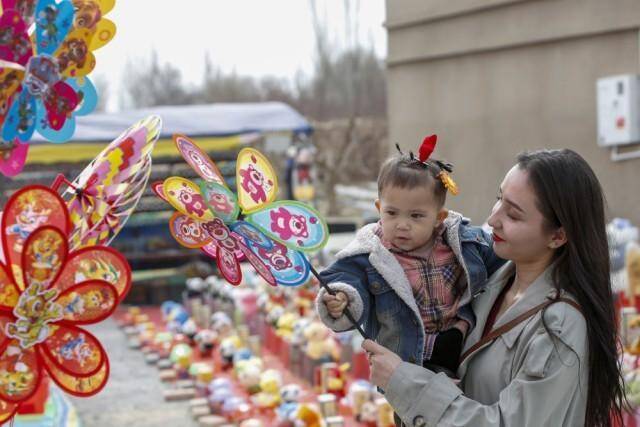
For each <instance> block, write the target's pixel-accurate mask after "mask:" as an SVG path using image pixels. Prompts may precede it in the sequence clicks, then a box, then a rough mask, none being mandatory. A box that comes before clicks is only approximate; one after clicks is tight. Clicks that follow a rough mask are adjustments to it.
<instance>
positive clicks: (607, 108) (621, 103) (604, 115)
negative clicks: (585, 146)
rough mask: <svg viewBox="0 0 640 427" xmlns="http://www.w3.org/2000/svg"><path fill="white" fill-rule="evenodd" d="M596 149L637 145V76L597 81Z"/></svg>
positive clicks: (639, 122) (639, 116) (639, 104)
mask: <svg viewBox="0 0 640 427" xmlns="http://www.w3.org/2000/svg"><path fill="white" fill-rule="evenodd" d="M597 103H598V145H600V146H603V147H608V146H617V145H623V144H633V143H638V142H640V76H639V75H635V74H626V75H620V76H610V77H603V78H601V79H598V83H597Z"/></svg>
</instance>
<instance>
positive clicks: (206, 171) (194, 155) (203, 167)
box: [187, 150, 219, 181]
mask: <svg viewBox="0 0 640 427" xmlns="http://www.w3.org/2000/svg"><path fill="white" fill-rule="evenodd" d="M187 155H188V156H189V159H191V161H192V162H193V163H192V165H193V166H194V167H195V168H197V169H198V170H199V171H200V172H202V174H203V175H204V176H205V177H206V179H209V180H212V181H219V180H218V179H217V178H218V176H217V175H216V174H215V173H214V171H213V170H212V169H211V168H210V167H209V165H208V164H207V162H205V161H204V159H203V158H202V156H201V155H200V153H198V152H197V151H195V150H189V152H188V153H187Z"/></svg>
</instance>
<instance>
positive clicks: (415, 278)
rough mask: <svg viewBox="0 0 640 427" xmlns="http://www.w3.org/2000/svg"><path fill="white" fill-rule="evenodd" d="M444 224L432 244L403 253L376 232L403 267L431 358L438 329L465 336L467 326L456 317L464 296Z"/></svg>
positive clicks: (426, 355) (380, 228) (460, 269)
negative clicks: (456, 331) (450, 330)
mask: <svg viewBox="0 0 640 427" xmlns="http://www.w3.org/2000/svg"><path fill="white" fill-rule="evenodd" d="M444 232H445V227H444V226H441V227H440V228H438V229H437V230H435V234H436V236H435V240H434V242H433V244H429V245H426V246H424V247H421V248H417V249H415V250H413V251H409V252H405V251H402V250H400V249H397V248H395V247H393V246H392V245H391V244H390V243H389V242H388V241H386V240H385V239H384V236H383V235H382V227H379V228H378V230H377V231H376V235H377V236H378V237H379V238H380V241H381V242H382V245H383V246H384V247H385V248H387V249H388V250H389V251H390V252H391V253H392V254H393V255H394V256H395V257H396V259H397V260H398V262H399V263H400V266H402V269H403V270H404V272H405V274H406V276H407V279H408V280H409V283H410V284H411V289H412V291H413V297H414V298H415V300H416V304H417V305H418V309H419V311H420V315H421V317H422V323H423V325H424V332H425V343H424V360H428V359H430V358H431V354H432V352H433V346H434V344H435V341H436V337H437V336H438V333H439V332H440V331H446V330H448V329H451V328H457V329H459V330H460V331H462V334H463V335H465V334H466V332H467V329H468V327H469V325H468V324H467V322H466V321H464V320H462V319H460V318H459V317H458V316H457V312H458V308H459V307H458V305H459V302H460V299H461V298H462V295H463V290H464V289H461V288H462V286H460V284H459V283H458V282H459V281H460V280H464V274H463V271H462V267H461V266H460V264H459V263H458V260H457V259H456V256H455V254H454V253H453V251H452V250H451V248H450V247H449V245H447V243H446V242H445V239H444Z"/></svg>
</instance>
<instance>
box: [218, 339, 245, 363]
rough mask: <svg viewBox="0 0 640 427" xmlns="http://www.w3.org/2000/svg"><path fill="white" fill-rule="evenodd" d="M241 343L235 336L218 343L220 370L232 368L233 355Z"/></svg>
mask: <svg viewBox="0 0 640 427" xmlns="http://www.w3.org/2000/svg"><path fill="white" fill-rule="evenodd" d="M241 346H242V342H241V341H240V338H239V337H238V336H237V335H230V336H228V337H226V338H224V339H223V340H222V341H221V342H220V356H221V357H222V368H223V369H230V368H231V367H232V366H233V354H234V353H235V352H236V351H237V350H238V349H240V347H241Z"/></svg>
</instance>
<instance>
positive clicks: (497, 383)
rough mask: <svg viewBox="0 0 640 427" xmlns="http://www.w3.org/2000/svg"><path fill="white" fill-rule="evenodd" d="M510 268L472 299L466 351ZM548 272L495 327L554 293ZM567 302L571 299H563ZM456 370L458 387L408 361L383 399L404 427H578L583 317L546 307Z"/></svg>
mask: <svg viewBox="0 0 640 427" xmlns="http://www.w3.org/2000/svg"><path fill="white" fill-rule="evenodd" d="M514 269H515V267H514V265H513V264H512V263H507V264H505V265H504V266H503V267H502V268H501V269H500V270H498V271H497V272H496V273H495V274H494V275H493V276H492V278H491V279H489V284H488V286H487V289H486V291H485V292H484V293H482V294H480V295H479V296H478V297H477V298H476V299H475V300H474V301H473V308H474V312H475V313H476V316H477V324H476V327H475V328H474V329H473V330H472V331H471V333H470V335H469V336H468V338H467V340H466V342H465V350H466V349H467V348H469V347H471V346H472V345H473V344H475V343H476V342H478V341H479V340H480V337H481V335H482V331H483V329H484V325H485V323H486V321H487V317H488V315H489V311H490V310H491V307H492V306H493V303H494V301H495V300H496V298H497V297H498V295H499V294H500V291H501V289H502V288H503V287H504V285H505V284H506V282H507V279H508V278H509V277H510V276H511V275H513V274H514ZM550 275H551V268H548V269H547V270H546V271H545V272H544V273H543V274H542V275H541V276H540V277H538V278H537V279H536V280H535V282H534V283H532V284H531V285H530V286H529V287H528V288H527V290H526V291H525V293H524V295H523V297H522V298H521V299H520V300H518V301H517V302H516V303H515V304H514V305H513V306H511V307H509V309H508V310H507V311H506V312H504V313H503V314H502V315H501V316H500V317H499V318H498V319H497V320H496V323H495V325H494V328H496V327H499V326H500V325H502V324H504V323H506V322H508V321H510V320H511V319H513V318H515V317H517V316H518V315H520V314H522V313H524V312H525V311H527V310H528V309H530V308H532V307H534V306H536V305H538V304H540V303H542V302H544V301H545V299H546V298H549V297H553V296H555V295H556V291H555V290H554V289H553V287H552V285H551V280H550ZM564 296H568V295H564ZM544 319H545V322H546V324H547V327H548V328H549V329H550V330H552V331H554V333H555V334H556V335H557V336H558V337H560V338H561V340H559V339H556V338H552V337H551V336H550V335H549V334H548V333H547V332H546V331H545V328H544V326H543V323H542V314H541V312H538V313H537V314H535V315H534V316H533V317H531V318H529V319H528V320H525V321H524V322H522V323H520V324H519V325H518V326H516V327H515V328H513V329H511V330H510V331H508V332H507V333H505V334H504V335H502V336H501V337H499V338H497V339H496V340H495V341H493V343H492V344H489V345H485V346H483V347H481V348H479V349H478V350H476V351H475V352H474V353H472V354H471V355H470V356H469V357H468V358H467V359H466V360H464V361H463V363H462V364H461V365H460V368H459V370H458V375H459V377H460V378H462V381H461V383H460V385H459V387H458V386H456V385H455V384H454V382H453V381H452V380H451V379H449V378H448V377H447V376H445V375H444V374H438V375H436V374H434V373H433V372H431V371H429V370H427V369H424V368H421V367H420V366H416V365H412V364H410V363H405V362H403V363H401V364H400V365H399V366H398V368H397V369H396V370H395V371H394V373H393V375H392V376H391V379H390V380H389V384H388V385H387V389H386V391H385V396H386V398H387V400H388V401H389V402H390V403H391V405H392V406H393V408H394V409H395V411H396V413H397V414H398V415H399V416H400V418H401V419H402V420H403V422H404V423H405V424H406V425H407V426H414V427H420V426H473V427H484V426H508V427H525V426H527V427H529V426H545V427H548V426H582V425H584V417H585V409H586V403H587V385H588V377H589V375H588V366H587V360H588V359H587V358H588V356H587V350H588V342H587V329H586V323H585V319H584V317H583V316H582V314H581V313H580V312H579V311H578V310H577V309H576V308H574V307H572V306H571V305H569V304H567V303H563V302H558V303H554V304H552V305H550V306H549V307H548V308H547V310H546V313H545V315H544Z"/></svg>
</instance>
